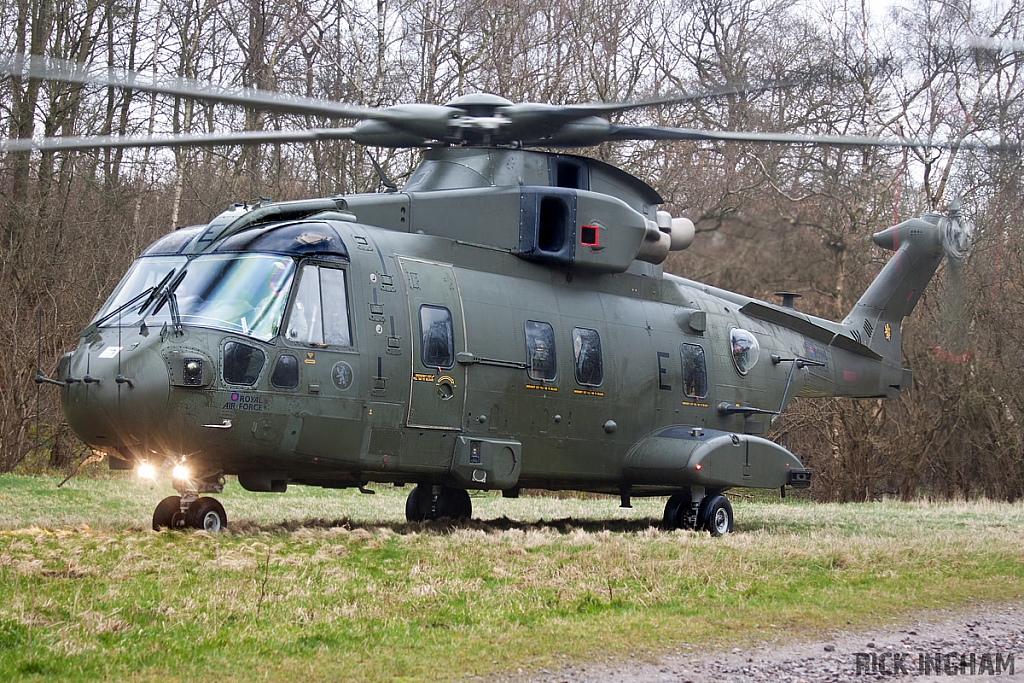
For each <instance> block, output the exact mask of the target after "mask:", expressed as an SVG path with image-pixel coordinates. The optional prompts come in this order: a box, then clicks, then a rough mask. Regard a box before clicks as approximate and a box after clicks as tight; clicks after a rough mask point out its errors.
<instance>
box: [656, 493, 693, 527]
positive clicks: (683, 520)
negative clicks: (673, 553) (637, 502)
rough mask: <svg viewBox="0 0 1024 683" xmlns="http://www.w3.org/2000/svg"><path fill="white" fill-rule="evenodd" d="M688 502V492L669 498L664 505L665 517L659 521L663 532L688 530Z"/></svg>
mask: <svg viewBox="0 0 1024 683" xmlns="http://www.w3.org/2000/svg"><path fill="white" fill-rule="evenodd" d="M690 500H691V498H690V492H689V491H682V492H680V493H677V494H675V495H674V496H672V497H671V498H669V499H668V502H667V503H665V517H664V518H663V519H662V521H661V528H662V529H665V531H672V530H673V529H686V528H688V527H689V526H690V524H689V519H688V517H689V515H690Z"/></svg>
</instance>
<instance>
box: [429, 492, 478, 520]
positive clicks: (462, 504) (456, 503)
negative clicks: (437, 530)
mask: <svg viewBox="0 0 1024 683" xmlns="http://www.w3.org/2000/svg"><path fill="white" fill-rule="evenodd" d="M472 516H473V502H472V501H471V500H470V499H469V493H468V492H467V491H466V490H464V489H456V488H451V487H449V486H445V487H444V488H442V489H441V493H440V494H439V495H438V496H437V502H436V503H435V504H434V518H435V519H440V518H441V517H448V518H449V519H463V518H466V519H468V518H470V517H472Z"/></svg>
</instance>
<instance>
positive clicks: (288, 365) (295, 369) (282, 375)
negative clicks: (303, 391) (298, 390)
mask: <svg viewBox="0 0 1024 683" xmlns="http://www.w3.org/2000/svg"><path fill="white" fill-rule="evenodd" d="M270 383H271V384H273V385H274V386H275V387H277V388H278V389H294V388H295V387H297V386H299V359H298V358H296V357H295V356H293V355H292V354H290V353H283V354H281V355H280V356H279V357H278V359H277V364H276V365H275V366H274V373H273V374H272V375H270Z"/></svg>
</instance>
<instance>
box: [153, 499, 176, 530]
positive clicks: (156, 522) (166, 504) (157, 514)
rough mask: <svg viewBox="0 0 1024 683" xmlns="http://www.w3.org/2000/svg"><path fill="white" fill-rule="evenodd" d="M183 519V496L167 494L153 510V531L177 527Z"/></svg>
mask: <svg viewBox="0 0 1024 683" xmlns="http://www.w3.org/2000/svg"><path fill="white" fill-rule="evenodd" d="M181 521H182V515H181V496H167V497H166V498H164V499H163V500H161V501H160V502H159V503H158V504H157V506H156V510H154V511H153V531H160V530H161V529H177V528H178V527H180V526H182V525H181V524H180V522H181Z"/></svg>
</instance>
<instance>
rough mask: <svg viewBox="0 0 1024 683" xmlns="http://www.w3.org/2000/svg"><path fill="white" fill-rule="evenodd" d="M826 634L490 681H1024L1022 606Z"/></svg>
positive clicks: (921, 617) (922, 617)
mask: <svg viewBox="0 0 1024 683" xmlns="http://www.w3.org/2000/svg"><path fill="white" fill-rule="evenodd" d="M830 636H831V637H829V638H827V639H822V640H815V641H811V642H799V643H789V644H785V645H775V646H759V647H756V648H751V649H749V650H747V649H743V648H739V647H737V648H734V649H732V650H731V651H728V652H710V653H705V654H701V653H697V652H690V653H681V654H672V655H667V656H664V657H662V658H661V659H660V660H657V661H655V662H646V661H645V662H641V661H635V662H634V661H630V662H617V663H607V664H605V663H595V664H590V665H586V666H569V665H567V666H565V667H563V668H559V669H557V670H543V669H542V670H541V671H540V672H539V673H535V674H533V675H527V674H512V675H507V676H498V677H494V678H493V679H491V680H493V681H514V682H515V683H541V682H543V683H556V682H557V683H563V682H564V683H662V682H668V681H672V682H673V683H685V682H687V681H690V682H691V683H740V682H744V683H745V682H747V681H779V682H789V683H800V682H803V683H833V682H835V681H877V680H889V679H893V680H905V679H913V680H914V681H915V682H917V683H925V682H932V681H945V680H949V678H950V676H953V675H955V676H958V677H959V678H960V679H961V680H970V679H975V678H977V679H979V680H996V681H1013V682H1016V683H1024V605H1020V604H1013V605H1003V606H993V605H985V606H977V607H975V608H973V609H965V610H962V611H956V612H954V611H937V612H931V613H928V614H925V615H919V616H918V617H917V618H913V619H908V620H906V621H904V622H902V623H900V624H899V625H898V626H896V625H894V626H890V627H886V628H878V629H871V630H866V631H858V632H850V633H833V634H830ZM858 653H859V654H858ZM954 653H955V654H954ZM928 655H931V657H930V661H929V662H928V664H930V665H931V666H930V668H929V669H928V670H927V671H925V670H924V667H925V662H924V658H925V657H927V656H928ZM972 655H973V656H974V668H973V669H972V665H971V656H972ZM1010 657H1012V660H1010ZM936 658H937V659H936ZM1008 660H1009V661H1008ZM1010 661H1012V665H1011V664H1010ZM894 663H895V666H894ZM879 664H880V665H881V667H879ZM936 664H938V669H936ZM897 672H898V675H897Z"/></svg>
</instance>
